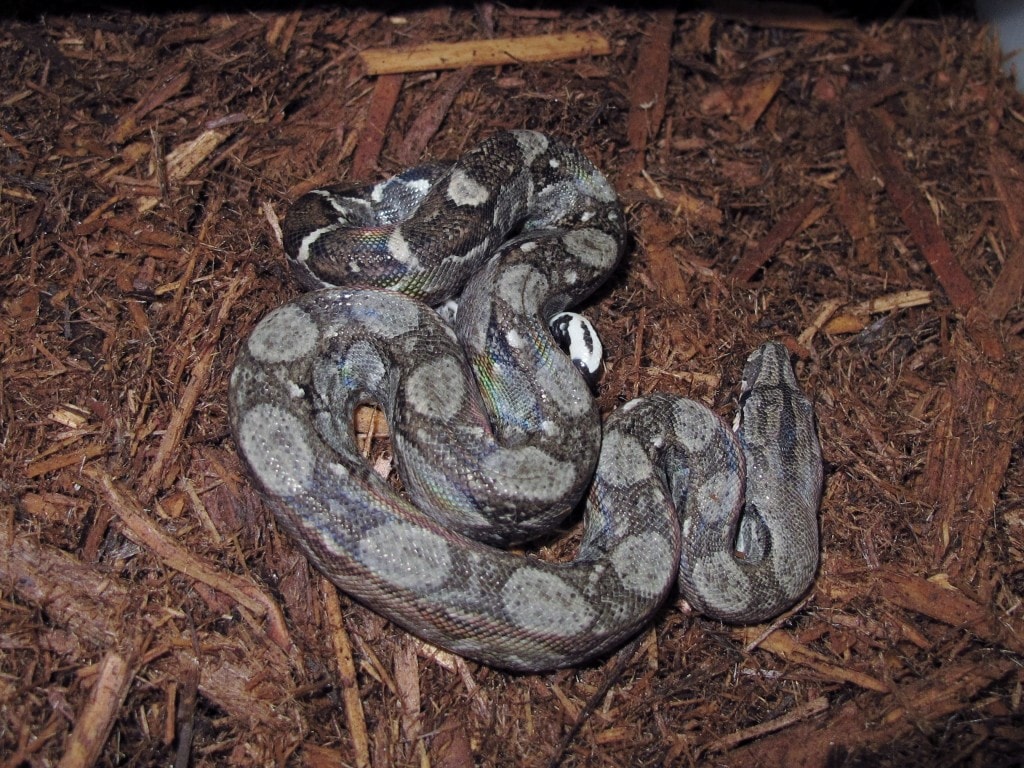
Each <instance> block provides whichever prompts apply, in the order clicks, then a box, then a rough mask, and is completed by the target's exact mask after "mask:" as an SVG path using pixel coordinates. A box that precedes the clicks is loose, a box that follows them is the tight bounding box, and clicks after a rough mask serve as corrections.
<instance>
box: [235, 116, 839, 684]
mask: <svg viewBox="0 0 1024 768" xmlns="http://www.w3.org/2000/svg"><path fill="white" fill-rule="evenodd" d="M282 239H283V244H284V250H285V252H286V255H287V260H288V263H289V265H290V268H291V271H292V272H293V274H294V275H295V277H296V279H297V282H298V283H299V284H300V286H302V288H304V289H305V291H304V292H302V293H300V294H299V295H298V296H297V297H296V298H295V299H293V300H291V301H289V302H287V303H285V304H283V305H281V306H279V307H277V308H276V309H273V310H272V311H270V312H269V313H268V314H267V315H266V316H265V317H264V318H263V319H262V320H261V321H260V322H259V323H258V324H257V325H256V327H255V328H254V329H253V331H252V332H251V335H250V336H249V337H248V339H247V340H246V341H245V342H244V343H243V344H242V345H241V348H240V349H239V352H238V354H237V358H236V362H235V365H234V368H233V370H232V373H231V376H230V381H229V388H228V392H229V394H228V400H229V403H228V405H229V408H228V413H229V422H230V426H231V429H232V433H233V437H234V441H235V444H236V446H237V450H238V452H239V454H240V456H241V458H242V459H243V463H244V464H245V465H246V467H247V469H248V471H249V474H250V475H251V477H252V479H253V480H254V481H255V484H256V486H257V488H258V489H259V491H260V492H261V494H262V496H263V497H264V498H265V499H266V501H267V503H268V505H269V506H270V508H271V509H272V510H273V512H274V514H275V517H276V518H277V520H278V522H279V524H280V525H281V526H282V528H283V529H284V530H285V531H286V532H287V533H288V534H289V535H290V536H291V537H292V538H293V539H294V541H295V542H296V543H297V545H298V547H299V548H300V550H301V551H302V552H303V553H304V554H305V556H306V557H307V558H308V559H309V560H310V561H311V563H312V564H313V565H315V566H316V567H317V568H318V569H319V570H320V571H322V572H323V573H324V574H325V575H326V576H327V577H328V578H329V579H330V580H331V581H332V582H334V584H335V585H337V586H338V587H339V588H340V589H341V590H342V591H344V592H345V593H347V594H348V595H350V596H351V597H352V598H354V599H355V600H356V601H358V602H361V603H363V604H365V605H366V606H368V607H369V608H371V609H372V610H373V611H375V612H377V613H379V614H380V615H382V616H384V617H386V618H388V619H389V620H391V621H393V622H394V623H396V624H397V625H399V626H401V627H403V628H405V629H407V630H408V631H409V632H411V633H413V634H415V635H416V636H418V637H420V638H421V639H423V640H425V641H427V642H428V643H431V644H433V645H435V646H438V647H441V648H444V649H447V650H448V651H451V652H453V653H455V654H457V655H460V656H463V657H466V658H468V659H472V660H476V661H479V662H481V663H483V664H486V665H490V666H493V667H496V668H501V669H505V670H510V671H518V672H540V671H545V670H551V669H555V668H560V667H568V666H577V665H581V664H585V663H587V662H591V661H593V660H595V659H598V658H599V657H601V656H602V655H606V654H608V653H610V652H612V651H614V650H615V649H616V648H617V647H619V646H621V645H622V644H623V643H624V642H626V641H627V640H628V639H629V638H631V637H633V636H635V635H637V634H638V633H639V632H640V630H642V629H643V628H644V627H645V626H647V625H648V624H649V623H650V622H651V621H652V620H653V619H654V617H655V615H656V614H657V613H658V611H659V610H660V609H661V607H662V606H663V604H665V603H666V602H667V601H668V599H669V596H670V595H671V594H673V593H674V592H678V594H679V595H680V596H681V597H682V598H683V599H684V600H685V601H686V603H688V604H689V605H690V606H691V607H692V608H693V609H694V610H695V611H696V612H699V613H701V614H703V615H705V616H707V617H709V618H712V619H720V620H722V621H725V622H729V623H756V622H760V621H765V620H767V619H769V618H772V617H775V616H777V615H778V614H780V613H781V612H783V611H785V610H786V609H788V608H789V607H791V606H792V605H794V604H795V603H796V601H797V600H798V599H799V598H801V597H802V596H803V594H805V593H806V592H807V590H808V589H809V587H810V585H811V584H812V582H813V579H814V576H815V573H816V570H817V566H818V558H819V533H818V520H817V513H818V506H819V503H820V497H821V486H822V460H821V449H820V445H819V442H818V436H817V432H816V426H815V418H814V411H813V407H812V404H811V402H810V400H809V399H808V397H807V396H806V395H805V394H804V393H803V392H802V391H801V389H800V387H799V385H798V383H797V381H796V377H795V374H794V370H793V367H792V365H791V362H790V358H789V352H788V350H787V348H786V347H785V346H784V345H783V344H782V343H780V342H776V341H769V342H767V343H765V344H763V345H762V346H760V347H759V348H757V349H756V350H754V351H753V353H752V354H750V356H749V358H748V359H747V361H746V364H745V366H744V369H743V381H742V385H741V393H740V396H739V402H738V413H737V425H736V428H735V429H733V428H731V427H730V426H729V425H728V424H727V423H725V422H724V421H723V419H722V418H721V417H719V416H718V415H716V414H715V413H714V412H713V411H712V410H710V409H709V408H708V407H706V406H704V405H703V404H701V403H698V402H696V401H693V400H689V399H686V398H683V397H680V396H677V395H673V394H668V393H654V394H650V395H646V396H642V397H639V398H637V399H634V400H631V401H630V402H628V403H626V404H624V405H622V406H621V407H619V408H617V409H616V410H614V411H613V412H612V413H611V414H610V415H609V416H608V417H607V419H605V420H604V423H603V424H602V419H601V416H600V413H599V411H598V407H597V405H596V402H595V399H594V397H593V395H592V393H591V391H590V389H589V387H588V385H587V382H586V381H585V380H584V377H583V376H581V375H580V371H579V370H578V367H577V366H576V365H575V364H574V363H573V362H572V361H571V360H569V359H568V357H567V356H566V355H565V353H564V352H563V350H562V349H561V348H560V346H559V345H558V344H557V343H556V342H555V341H554V340H553V338H552V336H551V331H550V328H549V324H550V321H551V319H552V318H553V317H556V316H558V315H559V314H560V313H562V312H564V311H565V310H566V309H567V308H570V307H572V306H574V305H577V304H579V303H580V302H583V301H584V300H585V299H586V298H587V297H588V296H590V295H591V294H592V293H593V292H594V290H595V289H597V288H598V286H600V285H601V284H602V283H603V282H604V281H605V280H606V279H607V278H608V277H609V275H611V274H612V273H613V272H614V271H615V270H616V269H617V267H618V265H619V264H620V262H621V260H622V258H623V255H624V252H625V250H626V243H627V230H626V219H625V215H624V212H623V209H622V207H621V205H620V203H619V201H618V197H617V195H616V193H615V191H614V189H613V187H612V186H611V184H610V183H609V182H608V180H607V179H606V178H605V176H604V175H603V174H602V173H601V172H600V171H599V170H598V169H597V168H596V167H595V166H594V164H593V163H592V162H591V161H590V160H589V159H588V158H587V157H586V156H585V154H584V153H583V152H581V151H580V150H579V149H577V148H576V147H575V146H573V145H572V144H570V143H568V142H566V141H564V140H562V139H559V138H555V137H553V136H549V135H547V134H544V133H539V132H535V131H526V130H520V131H501V132H498V133H495V134H493V135H492V136H490V137H489V138H486V139H485V140H483V141H482V142H481V143H479V144H478V145H476V146H475V147H473V148H471V149H469V150H467V151H466V152H464V153H463V154H462V155H460V156H459V157H458V158H457V159H455V160H454V161H452V162H449V163H441V164H425V165H423V166H417V167H415V168H412V169H409V170H407V171H404V172H402V173H399V174H397V175H396V176H393V177H391V178H389V179H387V180H385V181H382V182H379V183H376V184H369V185H364V186H356V187H352V186H345V185H342V184H338V185H334V186H328V187H325V188H323V189H317V190H313V191H312V192H309V193H307V194H305V195H303V196H302V197H300V198H299V199H298V200H296V201H295V203H294V204H293V205H292V207H291V208H290V209H289V211H288V213H287V215H286V217H285V219H284V222H283V226H282ZM452 299H456V300H457V302H458V310H457V312H456V313H455V318H454V321H453V322H451V323H450V322H448V321H446V320H445V319H444V318H442V316H441V315H440V314H439V313H438V312H437V311H436V309H435V308H436V307H437V306H439V305H441V304H442V303H444V302H446V301H448V300H452ZM367 403H370V404H375V405H377V406H379V407H380V408H382V409H383V411H384V414H385V416H386V419H387V422H388V427H389V435H390V439H391V449H392V450H393V452H394V455H395V457H396V463H397V465H398V474H399V477H400V479H401V490H396V489H395V487H394V485H393V484H392V483H390V482H389V481H388V480H387V479H385V478H383V477H381V476H380V475H379V474H378V473H377V472H375V471H374V469H373V468H372V467H371V466H370V464H369V462H368V460H367V458H366V457H365V455H364V453H363V452H362V451H361V450H360V444H359V441H358V439H357V435H356V432H355V428H354V414H355V411H356V409H357V408H359V407H360V406H362V405H364V404H367ZM581 507H582V534H581V540H580V543H579V547H578V551H577V554H576V556H575V557H574V558H573V559H572V560H569V561H563V562H556V561H551V560H550V559H544V558H542V557H541V556H539V555H538V554H537V553H532V552H526V553H524V552H523V551H522V546H521V545H524V544H526V543H527V542H532V541H535V540H537V539H538V538H539V537H544V536H551V535H552V534H551V531H552V530H553V529H558V527H559V526H561V525H562V524H563V521H566V520H567V518H569V517H570V516H571V515H572V514H573V513H574V511H576V510H579V509H580V508H581Z"/></svg>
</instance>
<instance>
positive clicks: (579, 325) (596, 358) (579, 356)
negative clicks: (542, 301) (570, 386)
mask: <svg viewBox="0 0 1024 768" xmlns="http://www.w3.org/2000/svg"><path fill="white" fill-rule="evenodd" d="M548 327H549V328H550V329H551V335H552V336H553V337H554V339H555V341H556V342H557V343H558V346H559V347H561V348H562V351H564V352H565V354H567V355H568V356H569V359H570V360H572V362H573V365H575V366H576V367H577V368H578V369H579V371H580V373H582V374H583V378H584V379H585V380H586V382H587V386H589V387H590V389H591V390H593V389H595V387H596V386H597V376H598V371H599V370H600V368H601V360H602V358H603V357H604V347H603V346H602V345H601V338H600V337H599V336H598V335H597V329H596V328H594V326H593V325H592V324H591V322H590V321H589V320H587V318H585V317H584V316H583V315H578V314H576V313H575V312H559V313H558V314H557V315H555V316H554V317H552V318H551V319H550V320H549V321H548Z"/></svg>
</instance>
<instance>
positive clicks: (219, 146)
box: [0, 4, 1024, 766]
mask: <svg viewBox="0 0 1024 768" xmlns="http://www.w3.org/2000/svg"><path fill="white" fill-rule="evenodd" d="M553 33H559V34H567V33H587V34H585V35H581V36H580V39H584V40H594V39H600V40H601V41H604V42H605V43H606V44H607V48H606V50H607V53H602V52H601V51H600V48H597V49H593V50H594V51H596V52H592V53H590V54H587V55H582V56H575V57H574V58H566V59H557V60H549V59H550V55H549V53H543V51H541V53H542V54H543V55H538V56H535V57H534V58H537V59H538V60H529V59H528V57H527V55H526V54H523V55H522V56H520V57H518V58H517V57H514V56H513V57H512V58H511V59H506V61H509V60H511V61H513V62H514V63H510V64H502V65H496V64H488V63H478V64H477V65H476V66H475V68H472V69H466V68H461V69H450V70H449V69H444V70H442V69H441V67H440V65H439V64H437V63H436V56H437V55H441V56H442V57H443V56H444V51H445V49H439V51H440V54H438V51H437V50H435V51H434V54H435V59H434V60H433V61H434V62H435V63H433V64H431V63H429V62H430V61H431V60H430V59H429V57H428V63H427V64H426V65H425V66H426V67H427V69H426V70H422V69H420V70H418V71H413V72H406V73H397V74H394V73H393V74H379V75H370V74H368V73H367V71H366V69H365V67H366V63H365V61H364V58H363V57H361V55H360V54H361V52H363V51H365V50H366V49H369V48H384V49H389V48H390V49H392V52H393V48H394V47H395V46H404V45H411V44H425V43H440V42H451V41H464V40H472V39H477V40H484V39H490V38H495V37H515V38H520V37H524V36H532V35H542V34H553ZM566 39H567V40H568V39H569V38H566ZM548 43H549V44H550V45H549V48H551V50H553V51H554V55H557V54H558V53H559V45H561V43H558V42H557V41H555V42H554V43H551V41H550V40H549V41H548ZM525 45H526V47H527V49H530V46H531V45H532V43H530V42H529V41H527V42H526V44H525ZM499 48H500V46H499ZM544 50H547V49H544ZM532 53H537V51H532ZM566 55H570V54H566ZM382 58H383V59H384V60H385V61H386V60H388V58H389V57H388V56H387V53H386V51H385V54H384V55H383V57H382ZM390 58H394V57H390ZM398 58H399V59H401V58H402V56H399V57H398ZM999 65H1000V60H999V54H998V52H997V50H996V48H995V47H994V45H993V43H992V42H991V41H990V39H989V37H988V35H987V32H986V30H985V29H984V28H983V27H981V26H980V25H979V24H978V23H977V22H975V21H972V20H969V19H965V18H961V17H957V16H946V17H938V18H932V19H921V18H916V19H915V18H909V17H901V18H896V19H878V20H875V21H862V22H853V21H849V20H835V19H831V18H828V17H825V16H822V15H820V14H818V13H816V12H814V11H812V10H806V11H803V12H800V11H799V10H797V11H796V12H794V10H793V8H792V7H789V8H782V7H775V6H770V5H764V4H761V5H757V6H753V7H747V8H743V7H737V6H735V5H729V6H727V10H721V7H719V10H717V11H714V12H699V11H692V12H680V13H672V12H664V11H658V10H647V11H626V10H623V9H616V8H604V9H598V10H593V11H590V12H562V13H560V12H554V11H550V10H549V11H535V10H524V9H519V8H516V7H507V6H503V5H492V4H483V5H480V6H477V7H475V8H473V9H464V10H450V9H446V8H436V9H433V10H427V11H410V12H408V13H402V14H401V15H386V14H383V13H379V12H369V11H365V10H360V11H352V12H347V11H337V10H310V11H295V12H258V13H237V14H231V15H228V14H224V15H220V14H214V15H205V14H199V13H175V14H169V15H160V16H147V15H138V14H134V13H129V12H126V11H121V12H111V13H107V14H102V15H85V14H83V15H73V16H47V17H45V18H44V19H43V20H42V21H38V22H31V21H24V20H18V19H8V20H6V21H5V22H4V24H3V27H2V29H0V67H2V71H0V77H2V84H0V158H2V178H0V215H2V220H3V223H2V226H0V241H2V244H3V247H2V249H0V259H2V261H0V270H2V272H0V273H2V275H3V278H2V279H3V283H2V285H3V289H2V297H0V298H2V302H3V305H2V306H3V310H2V313H0V334H2V335H0V356H2V361H3V362H2V369H0V378H2V380H3V389H2V395H0V419H2V432H0V435H2V451H3V462H2V476H0V482H2V489H3V497H2V498H3V502H2V511H3V514H2V517H0V615H2V623H0V766H20V765H28V766H44V765H55V764H58V761H59V764H60V765H62V766H85V765H93V764H96V765H155V764H161V765H171V764H174V765H180V766H185V765H189V764H192V765H312V766H328V765H355V766H363V765H373V766H391V765H420V766H426V765H434V766H471V765H524V766H537V765H563V766H584V765H586V766H592V765H596V766H603V765H607V766H636V765H698V764H706V765H729V766H752V765H764V766H769V765H789V766H818V765H829V766H850V765H908V764H909V765H943V766H953V765H1019V764H1020V760H1021V757H1020V754H1021V745H1022V744H1024V710H1022V700H1021V699H1022V688H1024V672H1022V670H1021V665H1022V662H1024V621H1022V611H1024V608H1022V600H1024V500H1022V488H1024V463H1022V459H1021V454H1022V453H1024V451H1022V450H1021V446H1022V436H1024V421H1022V407H1024V376H1022V364H1021V361H1022V356H1024V343H1022V342H1024V339H1022V334H1024V308H1022V302H1021V287H1022V283H1024V236H1022V229H1024V99H1022V98H1021V96H1020V95H1019V94H1018V93H1017V92H1016V91H1015V90H1014V88H1013V86H1012V83H1011V82H1009V81H1008V79H1007V78H1006V76H1005V75H1003V74H1001V72H1000V67H999ZM508 127H529V128H537V129H542V130H545V131H550V132H553V133H558V134H562V135H565V136H568V137H569V138H571V139H573V140H574V141H576V142H578V144H579V145H580V146H581V147H582V148H583V149H584V150H585V151H586V152H587V153H588V154H589V155H590V156H591V157H592V158H593V159H594V160H595V161H596V162H597V163H598V165H600V166H601V167H602V168H604V169H605V170H606V171H607V173H608V175H609V176H610V178H611V180H612V181H613V183H614V184H615V186H616V187H617V189H618V190H619V191H620V194H621V196H622V200H623V202H624V205H625V206H626V207H627V210H628V212H629V222H630V226H631V231H632V243H631V247H630V250H629V253H628V257H627V259H626V262H625V263H624V264H623V265H622V268H621V269H620V270H619V271H618V272H617V273H616V274H615V276H614V277H613V278H612V279H611V280H610V282H609V283H608V285H607V287H606V288H605V289H604V290H602V291H601V293H600V294H599V295H598V296H596V297H595V298H594V300H593V301H592V302H590V303H589V305H588V307H587V312H588V314H589V316H590V317H591V319H592V320H593V321H594V322H595V323H596V324H597V326H598V327H599V329H600V331H601V333H602V334H603V338H604V341H605V347H606V350H607V363H606V367H607V370H606V372H605V375H604V378H603V381H602V383H601V386H600V399H601V404H602V407H603V408H604V409H605V410H606V411H611V410H613V409H614V408H616V407H618V406H620V405H621V404H622V403H624V402H625V401H626V400H628V399H629V398H631V397H633V396H635V395H637V394H639V393H645V392H650V391H654V390H665V391H671V392H677V393H681V394H686V395H690V396H693V397H696V398H700V399H703V400H705V401H707V402H709V403H711V404H713V406H714V407H715V408H716V409H717V410H719V411H720V412H721V413H723V414H724V415H726V416H729V417H731V414H732V412H733V411H734V408H735V398H736V392H737V383H738V378H739V372H740V367H741V364H742V361H743V359H744V357H745V356H746V354H747V353H748V351H749V350H750V349H752V348H753V347H754V346H756V345H757V344H759V343H760V342H762V341H764V340H765V339H769V338H775V339H781V340H783V341H785V343H786V344H787V345H788V346H789V348H790V349H791V350H792V352H793V354H794V359H795V360H796V361H797V369H798V374H799V378H800V380H801V381H802V382H803V383H804V384H805V385H806V387H807V389H808V391H809V392H811V393H812V394H813V397H814V400H815V402H816V408H817V414H818V419H819V426H820V433H821V438H822V444H823V446H824V454H825V459H826V462H827V468H826V486H825V494H824V499H823V502H822V506H821V529H822V564H821V569H820V574H819V576H818V579H817V582H816V585H815V587H814V589H813V590H812V592H811V594H810V595H809V597H808V598H807V600H806V601H804V602H803V603H802V604H800V605H799V606H798V607H797V608H796V609H794V610H793V611H791V612H790V613H788V614H787V615H785V616H783V617H781V618H780V619H779V620H778V621H776V622H774V623H772V624H771V625H770V626H758V627H753V628H737V627H730V626H724V625H722V624H721V623H718V622H715V621H708V620H705V619H702V618H700V617H697V616H693V615H691V614H689V613H687V612H686V610H685V606H683V605H680V604H678V601H674V604H672V605H669V606H667V607H666V609H665V610H664V611H663V612H662V613H661V614H660V615H659V616H658V618H657V621H656V622H655V623H654V624H653V626H652V627H651V629H650V630H649V631H648V632H646V633H645V634H644V635H642V636H641V638H640V639H639V642H638V643H635V644H632V645H630V646H629V647H628V649H626V650H624V651H622V652H620V653H619V654H617V655H614V656H612V657H610V658H608V659H606V660H604V661H603V662H601V663H596V664H593V665H591V666H588V667H585V668H582V669H570V670H564V671H561V672H557V673H552V674H544V675H507V674H503V673H500V672H497V671H494V670H490V669H487V668H483V667H481V666H479V665H476V664H473V663H467V662H464V661H462V660H460V659H457V658H453V657H451V656H449V655H447V654H439V653H437V652H435V651H433V650H431V649H429V648H427V647H425V646H424V645H423V644H422V643H420V642H419V641H417V640H416V639H414V638H413V637H411V636H410V635H408V634H407V633H405V632H403V631H399V630H397V629H396V628H395V627H393V626H391V625H390V624H389V623H387V622H386V621H384V620H382V619H380V618H378V617H377V616H376V615H374V614H372V613H370V612H369V611H367V610H365V609H363V608H362V607H360V606H358V605H355V604H353V603H352V602H351V601H350V600H349V599H348V598H347V597H345V596H344V595H339V594H338V593H337V592H336V591H335V590H334V589H333V588H331V587H330V586H329V585H328V584H327V583H325V581H324V579H322V578H321V577H320V576H319V575H318V573H316V572H314V571H312V570H311V569H310V567H309V566H308V565H307V563H306V561H305V560H304V559H303V557H302V556H301V555H300V554H299V553H298V552H297V551H296V549H295V547H294V545H293V543H292V542H291V541H290V540H289V539H288V538H287V537H285V536H284V535H282V533H281V532H280V531H279V530H278V528H277V526H276V525H275V522H274V520H273V518H272V516H271V515H270V514H269V513H268V511H267V509H266V508H265V507H264V506H263V504H262V503H261V501H260V499H259V498H258V497H257V496H256V494H255V493H254V491H253V489H252V485H251V484H250V482H249V481H248V479H247V478H246V476H245V474H244V473H243V471H242V467H241V465H240V463H239V460H238V457H237V456H236V454H235V451H234V446H233V443H232V439H231V436H230V434H229V431H228V427H227V422H226V413H225V407H226V405H225V403H226V394H225V387H226V382H227V377H228V373H229V371H230V370H231V365H232V361H233V359H234V355H235V352H236V350H237V349H238V346H239V344H240V343H241V341H242V339H244V338H245V337H246V335H247V334H248V333H249V331H250V330H251V329H252V327H253V325H254V323H255V322H256V321H257V320H258V319H259V318H260V317H262V316H263V315H264V314H266V312H267V311H268V310H270V309H271V308H272V307H275V306H277V305H279V304H280V303H282V302H283V301H285V300H286V299H287V298H288V297H290V296H292V295H294V294H295V292H296V289H295V288H294V287H292V285H291V284H290V282H289V281H288V275H287V269H286V267H285V265H284V261H283V257H282V252H281V248H280V247H279V245H278V241H277V238H276V229H275V224H276V222H277V220H278V218H279V217H280V216H281V215H282V214H283V212H284V211H285V210H286V208H287V205H288V203H289V201H291V200H293V199H295V198H296V196H298V195H299V194H300V193H302V192H304V191H306V190H309V189H311V188H313V187H314V186H315V185H317V184H321V183H324V182H328V181H333V180H338V179H344V180H351V181H353V182H354V181H361V180H367V179H373V178H379V177H380V176H381V175H383V174H386V173H388V172H393V171H395V170H397V169H400V168H402V167H405V166H406V165H407V164H410V163H415V162H417V161H419V160H421V159H422V158H446V157H451V156H454V155H456V154H458V153H459V152H460V151H461V150H463V149H464V148H466V147H467V146H470V145H472V144H473V143H474V142H476V141H477V140H478V139H480V138H482V137H484V136H486V135H488V134H489V133H491V132H492V131H494V130H497V129H500V128H508ZM386 448H387V441H386V440H378V441H377V442H376V444H375V446H374V450H373V451H372V456H371V458H372V459H373V460H375V461H378V462H379V463H382V464H383V465H384V466H385V467H386V466H387V459H388V453H387V451H386ZM573 541H574V539H573V533H572V532H570V533H567V534H566V536H565V537H564V538H562V539H559V540H557V541H556V542H554V543H550V542H549V543H548V545H547V546H546V547H544V548H543V551H542V553H541V554H543V555H544V556H553V557H569V556H571V553H572V548H573Z"/></svg>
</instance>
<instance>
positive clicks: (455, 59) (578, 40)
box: [359, 32, 611, 75]
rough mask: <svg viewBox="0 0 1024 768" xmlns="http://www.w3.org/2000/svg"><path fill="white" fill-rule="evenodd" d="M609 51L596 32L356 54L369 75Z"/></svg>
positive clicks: (563, 57) (430, 45) (600, 53)
mask: <svg viewBox="0 0 1024 768" xmlns="http://www.w3.org/2000/svg"><path fill="white" fill-rule="evenodd" d="M610 52H611V46H610V45H609V43H608V39H607V38H605V37H604V36H602V35H599V34H597V33H596V32H568V33H566V34H562V35H533V36H529V37H499V38H495V39H494V40H465V41H463V42H458V43H426V44H425V45H410V46H405V47H396V48H368V49H367V50H365V51H363V52H362V53H361V54H359V55H360V57H361V58H362V60H363V64H364V65H365V67H366V73H367V74H369V75H390V74H397V73H400V72H427V71H433V70H437V69H459V68H460V67H470V66H473V67H478V66H493V65H495V64H518V63H520V62H523V61H556V60H558V59H575V58H577V57H580V56H604V55H606V54H608V53H610Z"/></svg>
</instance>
